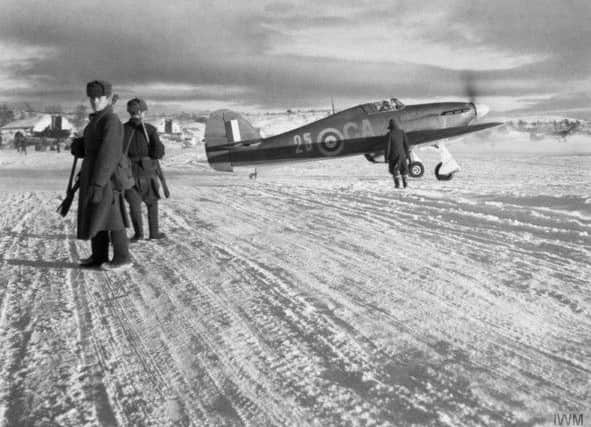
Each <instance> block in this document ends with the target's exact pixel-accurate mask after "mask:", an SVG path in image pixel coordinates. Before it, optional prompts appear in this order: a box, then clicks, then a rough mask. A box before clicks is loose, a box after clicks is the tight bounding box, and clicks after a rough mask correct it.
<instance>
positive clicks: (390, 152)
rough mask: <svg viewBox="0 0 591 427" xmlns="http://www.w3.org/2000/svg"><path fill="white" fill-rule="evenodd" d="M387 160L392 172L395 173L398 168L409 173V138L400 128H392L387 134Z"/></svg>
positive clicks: (404, 172)
mask: <svg viewBox="0 0 591 427" xmlns="http://www.w3.org/2000/svg"><path fill="white" fill-rule="evenodd" d="M385 155H386V161H387V162H388V163H389V167H390V173H391V174H393V175H394V174H395V173H396V169H398V170H399V171H400V172H402V174H403V175H404V174H406V173H408V167H407V161H408V160H409V159H410V152H409V148H408V138H407V137H406V133H404V131H402V130H400V129H391V130H390V132H388V133H387V134H386V153H385Z"/></svg>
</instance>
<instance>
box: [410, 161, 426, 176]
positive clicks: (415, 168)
mask: <svg viewBox="0 0 591 427" xmlns="http://www.w3.org/2000/svg"><path fill="white" fill-rule="evenodd" d="M409 169H410V171H409V175H410V176H412V177H413V178H420V177H422V176H423V174H424V173H425V166H423V164H422V163H421V162H410V165H409Z"/></svg>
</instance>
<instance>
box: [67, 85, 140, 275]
mask: <svg viewBox="0 0 591 427" xmlns="http://www.w3.org/2000/svg"><path fill="white" fill-rule="evenodd" d="M86 95H87V96H88V100H89V102H90V106H91V107H92V110H93V111H94V113H92V114H91V115H90V121H89V122H88V125H87V126H86V128H85V129H84V137H83V138H75V139H74V140H73V141H72V146H71V151H72V154H73V155H74V156H76V157H78V158H83V159H84V160H83V161H82V166H81V168H80V175H79V176H80V178H79V180H80V193H79V195H78V218H77V220H78V229H77V237H78V239H83V240H88V239H90V246H91V250H92V253H91V255H90V257H88V258H84V259H81V260H80V261H79V264H80V266H81V267H99V266H100V267H101V268H102V269H103V270H111V271H120V270H124V269H126V268H128V267H131V265H132V262H131V258H130V255H129V240H128V239H127V233H126V232H125V228H126V227H128V226H129V222H128V219H127V214H126V212H125V202H124V199H123V191H122V189H121V188H119V180H118V179H117V176H116V171H117V169H118V165H119V162H120V160H121V156H122V153H123V126H122V125H121V121H120V120H119V117H117V115H116V114H115V113H114V112H113V106H112V102H111V84H110V83H109V82H106V81H101V80H95V81H92V82H90V83H88V84H87V85H86ZM109 243H112V245H113V259H112V260H111V261H109Z"/></svg>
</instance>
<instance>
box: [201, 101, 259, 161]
mask: <svg viewBox="0 0 591 427" xmlns="http://www.w3.org/2000/svg"><path fill="white" fill-rule="evenodd" d="M260 137H261V136H260V134H259V131H258V130H257V129H255V128H254V127H253V126H252V125H251V124H250V123H249V122H248V121H246V119H245V118H244V117H242V116H241V115H240V114H238V113H236V112H234V111H230V110H217V111H214V112H213V113H211V114H210V115H209V118H208V119H207V123H206V124H205V152H206V154H207V161H208V162H209V164H210V165H211V167H212V168H214V169H215V170H218V171H224V172H232V161H231V159H230V151H231V148H232V147H231V144H233V143H236V142H241V141H248V140H251V139H259V138H260Z"/></svg>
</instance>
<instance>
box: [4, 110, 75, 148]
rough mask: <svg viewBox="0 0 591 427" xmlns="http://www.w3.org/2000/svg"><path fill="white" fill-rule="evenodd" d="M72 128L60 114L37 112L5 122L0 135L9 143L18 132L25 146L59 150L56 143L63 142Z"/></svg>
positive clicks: (69, 134)
mask: <svg viewBox="0 0 591 427" xmlns="http://www.w3.org/2000/svg"><path fill="white" fill-rule="evenodd" d="M72 130H73V126H72V124H71V123H70V122H69V121H68V119H66V118H65V117H64V116H62V115H60V114H39V115H37V116H33V117H29V118H27V119H22V120H15V121H13V122H10V123H7V124H5V125H4V126H2V127H1V128H0V135H1V136H2V140H3V142H4V143H5V144H9V143H10V144H11V143H12V142H13V141H14V137H15V135H16V134H17V133H19V132H20V133H21V134H22V135H24V136H25V146H27V145H34V146H35V149H36V150H46V149H50V148H51V149H57V150H59V147H58V144H64V143H65V141H66V140H67V138H69V137H70V136H71V134H72Z"/></svg>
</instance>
